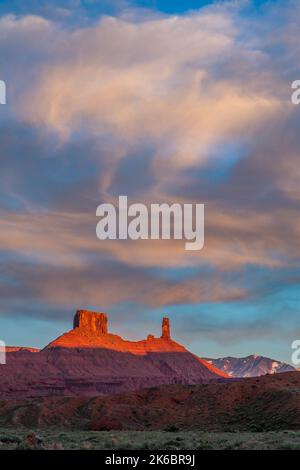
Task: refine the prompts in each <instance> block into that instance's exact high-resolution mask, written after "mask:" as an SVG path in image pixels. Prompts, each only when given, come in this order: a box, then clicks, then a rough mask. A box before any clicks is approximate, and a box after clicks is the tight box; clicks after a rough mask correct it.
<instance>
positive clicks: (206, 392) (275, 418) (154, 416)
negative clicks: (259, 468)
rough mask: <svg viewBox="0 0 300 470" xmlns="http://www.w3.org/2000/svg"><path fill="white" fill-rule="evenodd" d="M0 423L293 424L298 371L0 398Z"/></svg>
mask: <svg viewBox="0 0 300 470" xmlns="http://www.w3.org/2000/svg"><path fill="white" fill-rule="evenodd" d="M0 425H1V426H9V425H13V426H15V425H24V426H27V427H40V428H47V429H48V428H49V427H50V426H54V427H61V428H66V429H73V430H75V429H89V430H112V429H115V430H151V429H170V430H171V429H172V430H175V429H182V430H184V429H186V430H200V431H237V430H240V431H268V430H272V431H275V430H281V429H293V430H299V429H300V374H299V373H298V372H287V373H282V374H275V375H269V376H263V377H259V378H248V379H240V380H230V381H228V382H226V383H211V384H200V385H190V386H186V385H172V386H170V385H165V386H161V387H158V388H151V389H144V390H139V391H132V392H130V393H126V394H121V395H111V396H106V397H94V398H89V399H86V398H83V397H69V398H59V397H48V398H36V399H31V400H27V401H26V400H22V401H13V400H6V401H5V400H2V401H1V406H0Z"/></svg>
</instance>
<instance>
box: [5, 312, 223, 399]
mask: <svg viewBox="0 0 300 470" xmlns="http://www.w3.org/2000/svg"><path fill="white" fill-rule="evenodd" d="M107 325H108V320H107V316H106V315H105V314H103V313H97V312H89V311H86V310H79V311H77V312H76V315H75V317H74V324H73V329H72V330H70V331H69V332H67V333H65V334H63V335H62V336H60V337H59V338H57V339H56V340H54V341H52V342H51V343H50V344H48V345H47V346H46V347H45V348H44V349H43V350H41V351H39V352H34V353H33V352H30V351H29V350H18V351H15V352H10V353H9V354H7V364H6V365H3V366H1V367H0V394H1V397H2V398H5V397H15V398H18V397H38V396H53V395H56V396H68V395H69V396H76V395H77V396H96V395H99V394H100V395H101V394H111V393H120V392H124V391H128V390H134V389H139V388H145V387H153V386H158V385H162V384H178V383H181V384H195V383H202V382H209V381H212V380H225V379H226V378H228V376H227V374H226V373H224V372H222V371H219V370H218V369H217V368H215V367H214V366H213V365H211V364H209V363H207V362H206V361H204V360H203V359H200V358H199V357H197V356H196V355H194V354H192V353H190V352H189V351H188V350H187V349H185V348H184V347H183V346H181V345H180V344H178V343H176V342H175V341H173V340H172V339H171V336H170V326H169V320H168V319H167V318H164V319H163V324H162V335H161V337H160V338H155V337H154V336H152V335H148V337H147V339H145V340H142V341H136V342H135V341H126V340H124V339H123V338H121V337H120V336H118V335H114V334H111V333H109V332H108V326H107Z"/></svg>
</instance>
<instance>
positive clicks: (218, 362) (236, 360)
mask: <svg viewBox="0 0 300 470" xmlns="http://www.w3.org/2000/svg"><path fill="white" fill-rule="evenodd" d="M205 360H206V361H207V362H210V363H211V364H213V365H214V366H215V367H217V368H218V369H220V370H222V371H223V372H226V373H227V374H228V375H230V376H231V377H257V376H259V375H265V374H275V373H279V372H289V371H294V370H296V369H295V367H293V366H291V365H290V364H286V363H285V362H281V361H276V360H275V359H270V358H268V357H264V356H257V355H251V356H246V357H230V356H229V357H220V358H217V359H213V358H205Z"/></svg>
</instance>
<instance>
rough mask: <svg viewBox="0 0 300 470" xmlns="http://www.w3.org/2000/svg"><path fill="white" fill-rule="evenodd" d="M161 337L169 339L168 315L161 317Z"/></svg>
mask: <svg viewBox="0 0 300 470" xmlns="http://www.w3.org/2000/svg"><path fill="white" fill-rule="evenodd" d="M161 338H164V339H170V322H169V318H168V317H164V318H163V319H162V325H161Z"/></svg>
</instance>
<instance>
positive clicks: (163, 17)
mask: <svg viewBox="0 0 300 470" xmlns="http://www.w3.org/2000/svg"><path fill="white" fill-rule="evenodd" d="M299 12H300V7H299V4H298V3H297V2H296V1H293V0H289V1H288V2H284V3H283V2H278V1H266V2H262V1H258V2H253V1H242V0H241V1H236V2H226V1H224V2H196V1H193V0H191V1H187V2H176V1H175V2H169V1H167V0H165V1H163V0H162V1H159V0H157V1H153V2H151V1H146V0H145V1H143V2H142V1H141V2H129V1H125V0H124V1H123V0H115V1H107V2H103V1H102V2H97V1H92V0H90V1H85V2H83V1H82V2H80V1H77V0H65V1H61V2H48V1H39V2H38V1H27V2H24V1H19V0H15V1H9V2H8V1H3V2H1V5H0V79H4V80H5V81H6V83H7V92H8V96H7V98H8V99H7V101H8V103H7V105H6V106H1V107H0V126H1V131H0V136H1V138H0V169H1V177H2V184H1V188H0V212H1V213H0V216H1V217H0V234H1V235H0V250H1V254H0V256H1V272H0V294H1V307H0V331H1V335H0V336H1V339H3V340H4V341H6V343H7V344H11V345H16V344H22V345H28V346H37V347H42V346H43V345H45V344H47V343H48V342H49V341H50V340H52V339H53V338H54V337H56V336H58V335H59V334H61V333H62V332H63V331H65V330H66V329H69V328H71V325H72V317H73V314H74V311H75V310H76V309H77V308H92V309H95V310H99V311H106V312H107V313H108V314H109V318H110V325H111V330H112V331H116V332H118V333H119V334H122V335H124V336H125V337H128V338H131V339H140V338H144V337H146V335H147V334H148V333H154V334H159V328H160V319H161V317H162V316H164V315H169V316H170V318H171V325H172V332H173V336H174V338H175V339H176V340H178V341H179V342H182V343H183V344H185V345H186V346H187V347H189V348H190V349H191V350H193V351H194V352H196V353H198V354H200V355H202V356H225V355H232V356H234V355H239V356H241V355H248V354H251V353H261V354H264V355H268V356H270V357H274V358H278V359H284V360H286V361H290V355H291V349H290V345H291V342H292V341H293V340H295V339H297V338H299V336H300V316H299V309H300V296H299V292H300V291H299V282H300V270H299V248H300V246H299V240H300V224H299V217H298V215H299V209H300V207H299V206H300V198H299V189H298V188H299V178H300V174H299V169H298V168H299V144H300V141H299V135H300V132H299V130H300V129H299V125H300V120H299V116H300V114H299V113H300V108H297V106H294V105H292V104H291V100H290V90H291V81H292V80H295V79H299V73H300V72H299V70H298V65H297V64H298V58H299V53H300V48H299V45H298V40H297V38H298V36H299V33H300V31H299V29H300V28H299V26H298V25H297V24H296V23H295V20H294V19H295V17H297V14H299ZM120 194H127V195H128V196H129V197H130V202H131V201H132V202H145V203H148V204H149V203H152V202H174V201H176V202H178V201H181V202H199V203H205V214H206V222H205V246H204V249H203V250H202V251H200V252H197V253H195V252H194V253H192V254H191V253H187V252H185V251H184V249H183V244H182V243H180V244H176V243H175V242H173V241H172V240H171V241H162V242H157V243H156V242H151V241H150V242H130V241H128V242H123V243H121V242H115V243H112V242H109V241H107V243H106V242H103V243H101V242H100V241H99V240H97V238H96V236H95V227H96V223H97V219H96V217H95V212H96V207H97V206H98V204H100V203H101V202H108V201H117V198H118V196H119V195H120Z"/></svg>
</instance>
